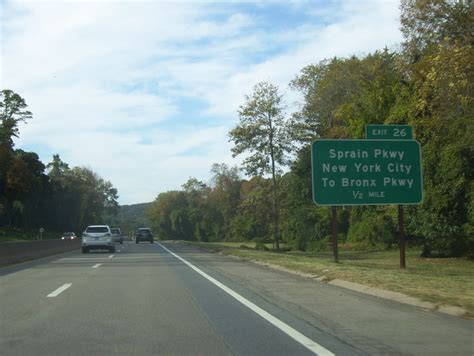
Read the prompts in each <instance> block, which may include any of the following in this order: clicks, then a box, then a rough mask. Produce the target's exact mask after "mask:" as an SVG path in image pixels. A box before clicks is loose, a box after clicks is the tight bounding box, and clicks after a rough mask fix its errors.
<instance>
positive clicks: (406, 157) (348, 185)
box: [311, 140, 423, 205]
mask: <svg viewBox="0 0 474 356" xmlns="http://www.w3.org/2000/svg"><path fill="white" fill-rule="evenodd" d="M311 156H312V159H311V160H312V175H313V200H314V202H315V203H316V204H318V205H388V204H419V203H421V201H422V199H423V181H422V175H421V148H420V144H419V143H418V142H417V141H413V140H399V141H395V140H316V141H314V142H313V143H312V145H311Z"/></svg>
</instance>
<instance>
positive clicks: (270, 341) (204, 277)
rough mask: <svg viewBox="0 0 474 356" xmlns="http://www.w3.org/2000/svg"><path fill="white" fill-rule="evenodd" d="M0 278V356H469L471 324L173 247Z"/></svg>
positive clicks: (80, 258) (75, 256)
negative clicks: (333, 355) (160, 355)
mask: <svg viewBox="0 0 474 356" xmlns="http://www.w3.org/2000/svg"><path fill="white" fill-rule="evenodd" d="M117 246H118V247H117V251H116V252H115V253H113V254H111V253H108V252H91V253H89V254H81V253H80V252H79V251H77V252H76V251H75V252H72V253H67V254H62V255H57V256H54V257H50V258H46V259H42V260H38V261H34V262H29V263H23V264H19V265H15V266H10V267H5V268H1V269H0V301H1V304H0V354H2V355H86V354H87V355H115V354H119V355H157V354H163V355H232V354H234V355H311V354H319V355H332V354H336V355H354V354H355V355H366V354H374V355H378V354H385V355H397V354H399V355H409V354H413V355H446V354H451V355H456V354H459V355H472V354H474V342H473V336H474V329H473V325H474V323H473V321H471V320H464V319H461V318H456V317H451V316H447V315H442V314H438V313H433V312H428V311H424V310H422V309H419V308H415V307H411V306H407V305H402V304H398V303H395V302H389V301H386V300H382V299H378V298H375V297H371V296H366V295H362V294H358V293H355V292H351V291H347V290H344V289H341V288H338V287H335V286H331V285H327V284H322V283H318V282H315V281H312V280H309V279H305V278H300V277H298V276H294V275H290V274H287V273H285V272H279V271H273V270H269V269H267V268H264V267H260V266H257V265H254V264H251V263H248V262H243V261H240V260H237V259H234V258H230V257H225V256H221V255H217V254H212V253H208V252H205V251H202V250H199V249H195V248H192V247H189V246H184V245H180V244H175V243H161V244H159V243H155V244H148V243H141V244H138V245H137V244H134V243H124V244H123V245H117Z"/></svg>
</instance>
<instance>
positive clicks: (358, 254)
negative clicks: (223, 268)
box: [186, 242, 474, 314]
mask: <svg viewBox="0 0 474 356" xmlns="http://www.w3.org/2000/svg"><path fill="white" fill-rule="evenodd" d="M186 243H189V244H192V245H195V246H198V247H202V248H206V249H210V250H213V251H216V252H221V253H223V254H225V255H231V256H237V257H240V258H244V259H248V260H254V261H260V262H265V263H271V264H274V265H278V266H282V267H285V268H288V269H291V270H295V271H299V272H304V273H310V274H314V275H325V276H327V277H328V278H329V279H336V278H337V279H343V280H346V281H351V282H356V283H361V284H365V285H368V286H371V287H375V288H381V289H386V290H391V291H396V292H401V293H404V294H407V295H410V296H413V297H418V298H420V299H422V300H425V301H429V302H433V303H439V304H447V305H454V306H459V307H463V308H465V309H467V310H468V311H469V313H471V314H474V282H473V281H474V261H471V260H468V259H464V258H435V259H430V258H421V257H419V255H420V251H419V250H417V249H411V250H408V251H407V252H406V264H407V268H406V269H405V270H401V269H400V268H399V263H400V257H399V251H398V250H395V251H393V250H392V251H380V250H373V251H350V250H343V249H341V250H340V251H339V261H340V263H334V262H333V258H332V253H331V252H330V251H324V252H318V253H307V252H297V251H289V252H283V253H282V252H275V251H257V250H254V249H253V248H254V247H255V244H254V243H252V242H246V243H234V242H223V243H198V242H186ZM269 247H271V245H269Z"/></svg>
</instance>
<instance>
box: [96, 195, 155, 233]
mask: <svg viewBox="0 0 474 356" xmlns="http://www.w3.org/2000/svg"><path fill="white" fill-rule="evenodd" d="M151 204H152V203H141V204H132V205H122V206H120V208H119V211H118V213H117V215H116V216H108V217H105V218H104V220H105V221H106V223H107V224H109V225H110V226H111V227H119V228H121V229H122V233H124V234H125V235H132V233H133V232H134V231H135V230H136V229H137V228H139V227H148V226H149V225H150V223H149V221H148V220H147V218H146V216H145V210H146V209H147V208H148V207H149V206H150V205H151Z"/></svg>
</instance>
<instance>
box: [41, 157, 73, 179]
mask: <svg viewBox="0 0 474 356" xmlns="http://www.w3.org/2000/svg"><path fill="white" fill-rule="evenodd" d="M46 168H47V169H48V170H49V172H48V175H49V176H50V177H51V178H52V179H59V178H60V177H63V176H64V175H65V173H66V172H67V171H68V170H69V165H68V164H67V163H65V162H63V161H62V160H61V158H60V157H59V155H58V154H55V155H53V160H52V161H51V162H49V163H48V164H47V165H46Z"/></svg>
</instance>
